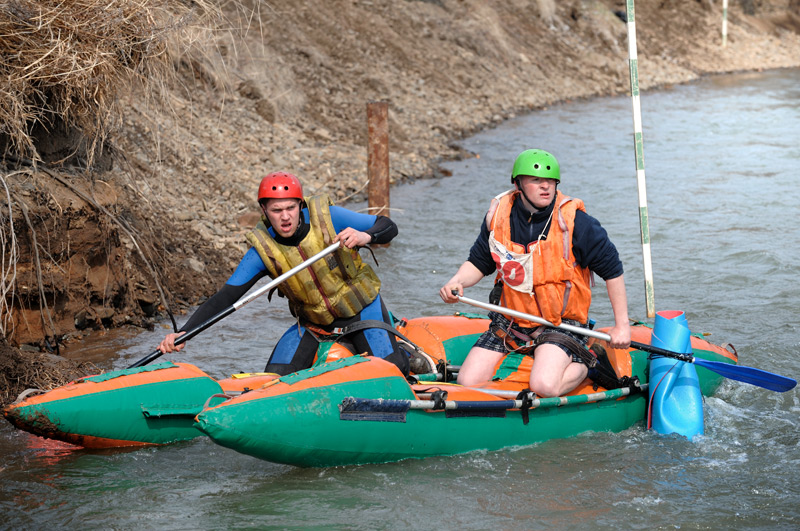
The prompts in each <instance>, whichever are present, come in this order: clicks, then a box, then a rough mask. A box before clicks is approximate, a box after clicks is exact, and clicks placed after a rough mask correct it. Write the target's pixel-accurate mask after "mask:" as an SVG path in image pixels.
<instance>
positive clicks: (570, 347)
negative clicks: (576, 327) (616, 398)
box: [536, 331, 641, 390]
mask: <svg viewBox="0 0 800 531" xmlns="http://www.w3.org/2000/svg"><path fill="white" fill-rule="evenodd" d="M541 343H556V344H558V345H560V346H563V347H564V348H566V349H567V352H569V353H570V354H574V355H576V356H577V357H579V358H580V359H581V361H582V362H583V363H584V365H586V366H587V367H588V368H589V374H588V376H589V379H590V380H592V382H594V384H595V385H594V387H595V390H597V387H598V386H600V387H604V388H606V389H620V388H622V387H633V388H637V389H641V384H640V383H639V378H638V377H636V376H634V377H630V376H622V377H620V376H619V375H617V371H615V370H614V367H613V366H612V365H611V361H609V359H608V354H607V353H606V349H605V348H604V347H603V345H600V344H599V343H595V344H594V345H592V346H591V348H588V349H587V348H586V346H584V345H583V344H582V343H581V342H579V341H578V340H576V339H574V338H572V337H570V336H568V335H566V334H561V333H558V332H549V331H548V332H543V333H542V334H540V335H539V337H537V338H536V344H537V345H539V344H541Z"/></svg>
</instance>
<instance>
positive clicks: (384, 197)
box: [367, 101, 389, 216]
mask: <svg viewBox="0 0 800 531" xmlns="http://www.w3.org/2000/svg"><path fill="white" fill-rule="evenodd" d="M367 133H368V135H367V144H368V147H367V178H368V179H369V181H368V185H367V196H368V203H369V213H370V214H375V215H377V214H382V215H384V216H388V215H389V103H388V102H385V101H372V102H369V103H367Z"/></svg>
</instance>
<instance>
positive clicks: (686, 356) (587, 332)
mask: <svg viewBox="0 0 800 531" xmlns="http://www.w3.org/2000/svg"><path fill="white" fill-rule="evenodd" d="M458 300H459V301H461V302H465V303H467V304H471V305H472V306H477V307H478V308H483V309H485V310H489V311H492V312H497V313H501V314H503V315H507V316H509V317H516V318H517V319H524V320H526V321H531V322H533V323H539V324H540V325H544V326H549V327H552V328H560V329H561V330H568V331H569V332H574V333H576V334H581V335H584V336H588V337H593V338H595V339H603V340H605V341H611V336H610V335H608V334H605V333H603V332H598V331H596V330H589V329H588V328H582V327H580V326H572V325H569V324H567V323H561V324H560V325H554V324H553V323H551V322H550V321H548V320H547V319H542V318H541V317H537V316H535V315H531V314H528V313H524V312H518V311H516V310H511V309H509V308H504V307H502V306H497V305H495V304H489V303H488V302H481V301H476V300H475V299H469V298H467V297H458ZM631 346H632V347H634V348H637V349H639V350H644V351H646V352H651V353H653V354H658V355H659V356H665V357H667V358H675V359H679V360H681V361H685V362H687V363H692V362H693V361H694V356H692V355H691V354H682V353H680V352H673V351H671V350H665V349H663V348H658V347H654V346H653V345H648V344H646V343H639V342H638V341H631Z"/></svg>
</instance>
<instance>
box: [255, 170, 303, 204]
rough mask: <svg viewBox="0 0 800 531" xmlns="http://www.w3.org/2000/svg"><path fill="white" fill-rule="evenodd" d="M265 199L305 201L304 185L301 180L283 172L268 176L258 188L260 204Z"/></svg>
mask: <svg viewBox="0 0 800 531" xmlns="http://www.w3.org/2000/svg"><path fill="white" fill-rule="evenodd" d="M264 199H299V200H301V201H302V200H303V185H301V184H300V180H299V179H298V178H297V177H295V176H294V175H292V174H291V173H286V172H282V171H276V172H273V173H269V174H267V176H266V177H264V178H263V179H261V185H259V187H258V202H259V203H260V202H261V201H263V200H264Z"/></svg>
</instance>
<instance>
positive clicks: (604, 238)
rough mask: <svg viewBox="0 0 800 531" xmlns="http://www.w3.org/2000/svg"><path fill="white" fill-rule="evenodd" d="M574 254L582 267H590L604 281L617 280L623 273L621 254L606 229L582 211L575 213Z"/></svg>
mask: <svg viewBox="0 0 800 531" xmlns="http://www.w3.org/2000/svg"><path fill="white" fill-rule="evenodd" d="M572 253H573V254H574V255H575V260H577V262H578V264H580V266H581V267H588V268H589V269H591V270H592V271H594V272H595V273H597V274H598V275H599V276H600V278H602V279H603V280H609V279H612V278H617V277H618V276H620V275H622V273H623V268H622V261H621V260H620V259H619V253H618V252H617V248H616V247H615V246H614V244H613V243H612V242H611V240H610V239H609V237H608V233H607V232H606V229H604V228H603V227H602V226H601V225H600V222H599V221H597V220H596V219H595V218H593V217H592V216H590V215H589V214H587V213H585V212H583V211H582V210H579V211H577V212H576V213H575V232H574V234H573V235H572Z"/></svg>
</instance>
